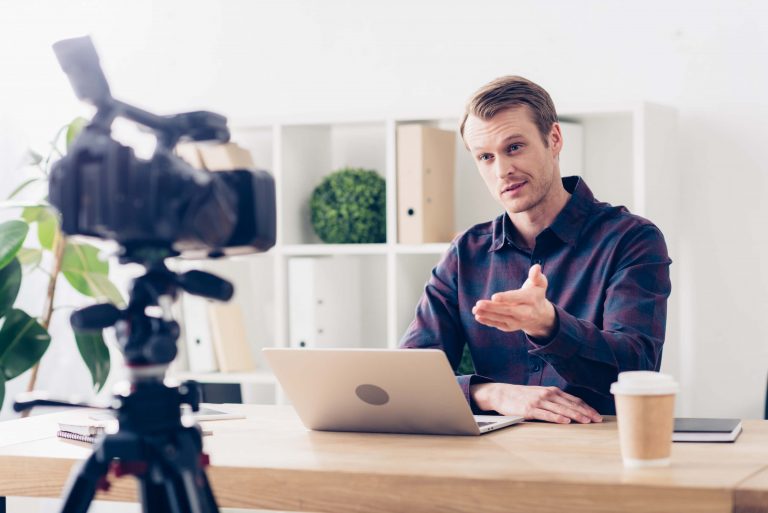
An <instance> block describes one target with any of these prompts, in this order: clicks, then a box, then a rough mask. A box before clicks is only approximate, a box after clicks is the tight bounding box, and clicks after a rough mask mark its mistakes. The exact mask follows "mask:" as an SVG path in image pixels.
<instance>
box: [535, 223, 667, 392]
mask: <svg viewBox="0 0 768 513" xmlns="http://www.w3.org/2000/svg"><path fill="white" fill-rule="evenodd" d="M617 259H618V262H617V265H615V266H614V267H613V269H614V271H613V272H612V275H611V276H610V278H609V280H608V284H607V289H606V291H605V300H604V303H603V318H602V325H601V326H598V325H596V324H595V323H593V322H589V321H586V320H583V319H578V318H576V317H574V316H573V315H571V314H570V313H568V312H567V311H565V310H564V309H562V308H560V307H559V306H557V305H554V306H555V313H556V316H557V326H556V328H555V332H554V334H553V336H552V337H551V338H550V339H549V340H540V339H532V338H530V337H528V341H529V344H530V349H529V351H528V352H529V353H530V354H534V355H537V356H539V357H541V358H543V359H544V360H545V361H547V362H548V363H549V364H550V365H552V367H554V369H555V370H556V371H557V372H558V374H560V376H562V377H563V379H565V380H566V381H567V382H568V383H569V384H572V385H574V386H579V387H584V388H587V389H590V390H593V391H595V392H597V393H599V394H601V395H605V393H606V391H607V390H608V389H609V388H610V385H611V383H613V382H614V381H616V378H617V375H618V373H619V372H623V371H628V370H658V369H659V366H660V364H661V352H662V346H663V344H664V333H665V329H666V317H667V298H668V297H669V295H670V293H671V288H672V286H671V283H670V278H669V266H670V264H671V263H672V261H671V260H670V259H669V256H668V254H667V247H666V243H665V242H664V236H663V235H662V234H661V232H660V231H659V229H658V228H656V227H655V226H654V225H652V224H647V225H642V226H640V227H639V229H637V230H633V231H632V232H629V233H628V235H627V237H625V238H624V241H623V242H622V244H621V247H619V248H618V250H617Z"/></svg>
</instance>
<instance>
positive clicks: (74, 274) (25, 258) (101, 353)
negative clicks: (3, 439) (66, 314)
mask: <svg viewBox="0 0 768 513" xmlns="http://www.w3.org/2000/svg"><path fill="white" fill-rule="evenodd" d="M84 123H85V120H84V119H82V118H78V119H76V120H75V121H73V122H72V123H70V124H69V125H67V126H65V127H63V128H62V129H61V130H60V131H59V132H58V134H57V135H56V137H55V138H54V140H53V141H52V142H51V149H50V151H49V152H48V154H47V156H45V157H43V156H42V155H40V154H39V153H36V152H33V151H30V152H29V162H28V164H29V165H30V166H32V167H33V168H35V169H36V170H38V171H39V176H36V177H34V178H30V179H28V180H26V181H24V182H23V183H22V184H20V185H19V186H18V187H17V188H16V190H14V191H13V192H12V193H11V194H10V196H9V198H8V200H9V201H8V202H6V203H5V204H4V205H3V206H4V208H6V209H14V210H15V211H18V210H20V211H21V216H20V217H21V218H20V219H17V220H12V221H7V222H5V223H2V224H0V320H2V328H0V405H2V403H3V401H4V399H5V383H6V381H9V380H11V379H14V378H16V377H18V376H19V375H21V374H22V373H24V372H26V371H27V370H29V369H33V371H32V376H31V378H30V382H29V385H28V387H27V389H28V390H32V389H34V386H35V382H36V379H37V371H38V368H39V362H40V359H41V358H42V356H43V355H44V354H45V352H46V350H47V349H48V346H49V344H50V341H51V335H50V333H49V332H48V327H49V326H50V322H51V317H52V316H53V314H54V311H55V310H56V309H55V308H54V299H55V297H56V290H57V286H58V283H59V281H60V280H59V278H60V277H61V276H63V277H64V281H66V282H67V283H69V285H70V286H72V287H73V288H74V289H75V290H77V291H78V292H80V293H81V294H84V295H86V296H89V297H93V298H99V299H106V300H109V301H111V302H113V303H116V304H118V305H122V304H124V301H123V298H122V296H121V295H120V293H119V292H118V290H117V288H116V287H115V286H114V285H113V284H112V282H111V281H109V278H108V274H109V264H108V263H107V262H104V261H101V260H100V259H99V258H98V253H99V251H98V249H97V248H96V247H94V246H91V245H89V244H84V243H74V242H71V241H68V240H66V239H64V237H63V236H62V233H61V230H60V221H59V215H58V213H57V212H56V211H55V210H54V209H53V208H52V207H51V206H50V205H49V204H48V202H47V198H43V199H40V200H37V201H33V202H23V203H22V202H18V201H15V200H16V198H17V197H18V196H19V195H20V194H21V193H22V191H24V190H25V189H27V188H28V187H30V186H31V185H33V184H38V185H45V184H47V182H48V178H49V173H50V169H51V165H52V163H53V161H54V160H56V158H57V157H60V156H62V155H63V154H64V152H63V151H62V150H61V149H59V145H60V144H61V143H62V141H61V139H64V142H65V143H66V146H67V147H68V146H69V145H70V144H71V143H72V142H73V141H74V138H75V137H76V135H77V133H78V132H79V131H80V130H81V129H82V127H83V126H84ZM32 228H34V230H33V229H32ZM32 234H35V235H36V237H34V236H32ZM35 238H36V242H35V240H34V239H35ZM25 243H26V245H25ZM46 254H48V257H46ZM44 262H50V264H49V265H47V266H46V265H45V264H44ZM46 267H47V268H46ZM22 269H23V270H22ZM36 272H42V273H45V274H46V275H47V277H48V286H47V290H46V295H45V302H44V306H43V311H42V312H41V313H40V315H39V316H32V315H30V314H28V313H27V312H24V311H23V310H21V309H19V308H15V307H14V304H15V303H16V300H17V297H18V293H19V290H20V289H21V285H22V280H23V277H24V276H26V275H29V274H31V273H36ZM75 340H76V343H77V348H78V350H79V352H80V356H81V357H82V359H83V361H84V362H85V365H86V366H87V367H88V370H89V372H90V374H91V379H92V381H93V385H94V388H95V389H96V390H100V389H101V388H102V387H103V386H104V383H105V382H106V380H107V376H108V375H109V368H110V361H109V350H108V348H107V346H106V344H105V343H104V339H103V337H102V335H101V333H100V332H97V333H90V332H89V333H79V332H75Z"/></svg>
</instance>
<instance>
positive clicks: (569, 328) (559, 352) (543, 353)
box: [528, 305, 584, 363]
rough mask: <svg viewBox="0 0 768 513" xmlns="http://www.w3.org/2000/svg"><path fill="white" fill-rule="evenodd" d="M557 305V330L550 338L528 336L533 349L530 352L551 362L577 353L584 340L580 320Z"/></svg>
mask: <svg viewBox="0 0 768 513" xmlns="http://www.w3.org/2000/svg"><path fill="white" fill-rule="evenodd" d="M553 306H554V307H555V330H554V332H553V334H552V336H551V337H549V338H548V339H536V338H532V337H528V342H529V344H530V345H531V346H532V347H533V349H529V350H528V354H532V355H536V356H539V357H541V358H543V359H545V360H548V361H549V362H550V363H555V362H556V360H565V359H567V358H570V357H571V356H573V355H574V354H576V353H577V352H578V350H579V347H580V346H581V344H582V341H583V340H584V335H583V333H582V331H583V330H582V327H581V325H580V324H579V320H578V319H576V317H574V316H573V315H571V314H569V313H568V312H566V311H565V310H563V309H562V308H560V307H559V306H557V305H553Z"/></svg>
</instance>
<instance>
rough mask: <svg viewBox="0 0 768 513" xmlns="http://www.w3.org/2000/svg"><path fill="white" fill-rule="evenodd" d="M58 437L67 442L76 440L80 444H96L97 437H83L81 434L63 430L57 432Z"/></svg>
mask: <svg viewBox="0 0 768 513" xmlns="http://www.w3.org/2000/svg"><path fill="white" fill-rule="evenodd" d="M56 436H58V437H59V438H64V439H65V440H76V441H78V442H85V443H87V444H92V443H95V442H96V438H97V436H96V435H81V434H79V433H72V432H71V431H64V430H62V429H60V430H58V431H56Z"/></svg>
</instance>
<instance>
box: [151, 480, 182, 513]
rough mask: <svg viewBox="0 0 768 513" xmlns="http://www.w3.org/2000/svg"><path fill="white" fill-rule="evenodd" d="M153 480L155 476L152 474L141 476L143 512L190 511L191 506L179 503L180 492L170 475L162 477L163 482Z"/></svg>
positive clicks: (179, 512)
mask: <svg viewBox="0 0 768 513" xmlns="http://www.w3.org/2000/svg"><path fill="white" fill-rule="evenodd" d="M152 480H153V477H152V476H150V475H144V476H142V477H141V478H139V481H140V486H139V493H140V502H141V505H142V508H141V511H142V513H184V512H186V511H189V508H184V507H183V505H182V504H180V503H179V500H178V494H177V493H176V491H175V487H174V486H173V484H172V482H171V479H169V477H168V476H163V477H162V483H154V482H152Z"/></svg>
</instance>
